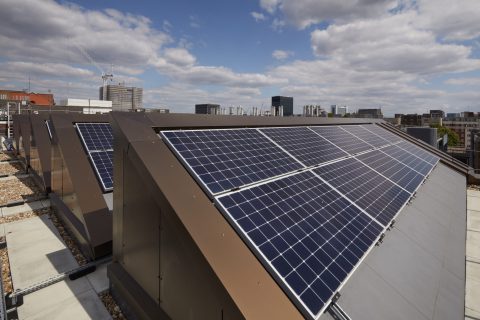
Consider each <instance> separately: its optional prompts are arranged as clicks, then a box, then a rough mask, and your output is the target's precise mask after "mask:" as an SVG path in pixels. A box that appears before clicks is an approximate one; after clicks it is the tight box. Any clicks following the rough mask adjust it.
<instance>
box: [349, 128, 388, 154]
mask: <svg viewBox="0 0 480 320" xmlns="http://www.w3.org/2000/svg"><path fill="white" fill-rule="evenodd" d="M341 128H342V129H343V130H345V131H347V132H348V133H350V134H352V135H354V136H355V137H357V138H359V139H361V140H362V141H365V142H366V143H368V144H369V145H371V146H372V147H376V148H379V147H382V146H385V145H388V144H390V142H389V141H388V140H385V139H383V138H382V137H380V136H378V135H376V134H375V133H372V132H370V131H368V130H367V129H365V128H364V127H362V126H357V125H349V126H342V127H341Z"/></svg>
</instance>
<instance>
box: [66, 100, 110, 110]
mask: <svg viewBox="0 0 480 320" xmlns="http://www.w3.org/2000/svg"><path fill="white" fill-rule="evenodd" d="M60 105H62V106H65V107H73V108H75V107H81V109H82V113H85V114H95V113H106V112H110V111H112V101H108V100H93V99H71V98H69V99H65V100H62V101H60Z"/></svg>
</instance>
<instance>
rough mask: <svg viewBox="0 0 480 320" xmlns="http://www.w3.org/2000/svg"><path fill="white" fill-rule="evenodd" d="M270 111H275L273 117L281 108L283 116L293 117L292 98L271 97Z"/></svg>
mask: <svg viewBox="0 0 480 320" xmlns="http://www.w3.org/2000/svg"><path fill="white" fill-rule="evenodd" d="M272 107H274V108H272V109H275V110H274V111H275V115H278V114H279V113H280V107H283V116H284V117H288V116H293V97H282V96H275V97H272Z"/></svg>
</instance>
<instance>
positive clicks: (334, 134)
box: [310, 126, 372, 154]
mask: <svg viewBox="0 0 480 320" xmlns="http://www.w3.org/2000/svg"><path fill="white" fill-rule="evenodd" d="M310 129H312V130H314V131H315V132H316V133H318V134H319V135H321V136H322V137H323V138H325V139H327V140H328V141H330V142H331V143H333V144H334V145H336V146H337V147H339V148H340V149H342V150H343V151H345V152H348V153H349V154H355V153H359V152H362V151H366V150H369V149H372V146H370V145H369V144H367V143H366V142H363V141H362V140H360V139H358V138H357V137H355V136H354V135H352V134H350V133H348V132H346V131H345V130H343V129H341V128H340V127H330V126H324V127H310Z"/></svg>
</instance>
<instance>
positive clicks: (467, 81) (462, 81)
mask: <svg viewBox="0 0 480 320" xmlns="http://www.w3.org/2000/svg"><path fill="white" fill-rule="evenodd" d="M445 83H446V84H451V85H454V86H480V78H452V79H448V80H446V81H445Z"/></svg>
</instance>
